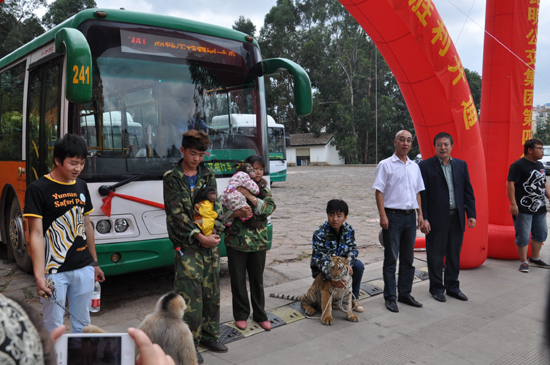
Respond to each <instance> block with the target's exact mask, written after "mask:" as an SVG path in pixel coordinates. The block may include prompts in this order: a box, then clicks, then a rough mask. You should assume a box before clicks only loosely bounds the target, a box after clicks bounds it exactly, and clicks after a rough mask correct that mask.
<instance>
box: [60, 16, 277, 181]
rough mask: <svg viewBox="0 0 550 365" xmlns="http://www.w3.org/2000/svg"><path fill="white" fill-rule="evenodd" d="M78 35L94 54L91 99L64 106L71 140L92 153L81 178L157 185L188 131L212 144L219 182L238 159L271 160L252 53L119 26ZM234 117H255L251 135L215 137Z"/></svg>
mask: <svg viewBox="0 0 550 365" xmlns="http://www.w3.org/2000/svg"><path fill="white" fill-rule="evenodd" d="M80 30H81V31H82V32H83V33H84V35H85V36H86V38H87V39H88V41H89V44H90V49H91V51H92V62H93V97H92V100H91V102H90V103H86V104H74V105H71V106H70V108H71V109H70V118H72V119H71V121H70V122H69V132H71V133H77V134H79V135H81V136H82V138H84V139H85V140H86V143H87V145H88V151H89V156H90V157H89V158H88V159H87V162H86V167H85V170H84V171H83V172H82V174H81V177H82V178H83V179H85V180H86V181H88V182H101V181H114V180H123V179H125V178H127V177H128V175H129V174H147V175H148V177H149V178H158V179H161V178H162V176H163V174H164V173H165V172H166V171H167V170H169V169H171V168H172V167H173V166H174V164H175V163H177V162H178V161H179V159H180V158H181V153H180V150H179V149H180V146H181V139H182V134H183V133H185V132H186V131H188V130H190V129H196V130H201V131H204V132H205V133H207V134H208V135H209V137H210V147H209V149H208V151H207V153H206V157H205V160H213V161H212V164H211V165H210V166H211V167H213V168H214V170H215V171H216V173H217V175H218V176H220V175H221V176H225V175H230V174H231V173H232V172H233V170H232V164H233V163H234V162H236V161H237V160H239V161H242V160H243V159H245V158H246V157H248V156H250V155H260V156H266V155H267V151H264V150H263V147H262V146H265V145H266V143H264V142H263V141H266V142H267V131H266V130H265V129H266V128H265V127H264V125H265V122H264V123H262V120H261V113H260V110H261V107H260V100H261V98H262V97H263V95H262V93H263V85H262V84H261V83H260V80H261V79H260V78H259V77H258V74H257V72H256V70H257V69H258V67H257V65H258V62H259V61H260V54H259V51H258V49H257V48H256V47H255V46H254V45H252V44H249V43H245V42H238V41H233V40H228V39H223V38H217V37H213V36H206V35H201V34H196V33H190V32H183V31H175V30H166V29H159V28H155V27H147V26H142V25H141V26H137V25H131V24H121V23H108V24H107V25H106V23H105V22H101V23H99V22H97V21H88V22H85V23H83V25H82V26H81V29H80ZM75 77H76V76H75ZM262 82H263V81H262ZM239 114H248V115H253V116H254V119H255V120H254V121H253V126H252V127H251V128H248V130H247V133H239V131H235V130H233V129H230V128H225V129H219V128H213V121H214V122H215V120H216V117H218V118H219V116H225V118H227V116H228V115H239Z"/></svg>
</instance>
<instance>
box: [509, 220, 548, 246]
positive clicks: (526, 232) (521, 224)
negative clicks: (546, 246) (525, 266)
mask: <svg viewBox="0 0 550 365" xmlns="http://www.w3.org/2000/svg"><path fill="white" fill-rule="evenodd" d="M512 219H513V220H514V228H515V230H516V245H517V246H519V247H525V246H527V245H528V244H529V237H530V236H531V235H532V237H531V238H532V239H533V241H536V242H544V241H546V237H547V236H548V226H547V225H546V213H543V214H527V213H521V212H519V213H518V215H517V216H514V215H513V216H512Z"/></svg>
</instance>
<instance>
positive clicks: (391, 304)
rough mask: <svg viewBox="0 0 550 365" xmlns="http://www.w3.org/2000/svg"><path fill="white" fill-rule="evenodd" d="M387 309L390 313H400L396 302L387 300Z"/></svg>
mask: <svg viewBox="0 0 550 365" xmlns="http://www.w3.org/2000/svg"><path fill="white" fill-rule="evenodd" d="M386 308H388V310H389V311H390V312H394V313H397V312H399V308H397V303H396V302H395V300H386Z"/></svg>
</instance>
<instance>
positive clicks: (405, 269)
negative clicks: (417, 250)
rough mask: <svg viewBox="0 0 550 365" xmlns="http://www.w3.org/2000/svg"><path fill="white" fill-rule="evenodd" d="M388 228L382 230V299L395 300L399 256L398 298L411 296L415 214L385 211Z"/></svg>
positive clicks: (391, 210)
mask: <svg viewBox="0 0 550 365" xmlns="http://www.w3.org/2000/svg"><path fill="white" fill-rule="evenodd" d="M386 215H387V216H388V220H389V222H390V223H389V226H388V229H384V230H382V236H383V239H384V265H383V269H382V271H383V276H384V299H385V300H396V299H397V295H396V284H395V268H396V264H397V256H398V255H399V298H407V297H410V295H411V290H412V282H413V280H414V266H413V261H414V241H415V239H416V213H415V211H414V210H413V211H412V212H411V213H409V214H405V213H404V212H402V211H399V210H394V209H386Z"/></svg>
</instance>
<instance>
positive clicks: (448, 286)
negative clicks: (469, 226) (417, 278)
mask: <svg viewBox="0 0 550 365" xmlns="http://www.w3.org/2000/svg"><path fill="white" fill-rule="evenodd" d="M449 220H450V225H449V229H448V230H443V231H438V230H435V231H434V230H433V228H434V227H432V231H431V232H430V233H429V234H428V235H426V256H427V258H428V274H429V277H430V293H431V294H432V295H433V294H443V293H445V290H447V292H457V291H459V290H460V288H459V284H460V283H459V281H458V274H459V272H460V251H461V250H462V240H463V238H464V231H463V230H462V227H461V225H460V218H459V215H458V213H455V214H449ZM435 228H437V227H435ZM444 259H445V277H444V278H443V260H444Z"/></svg>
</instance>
